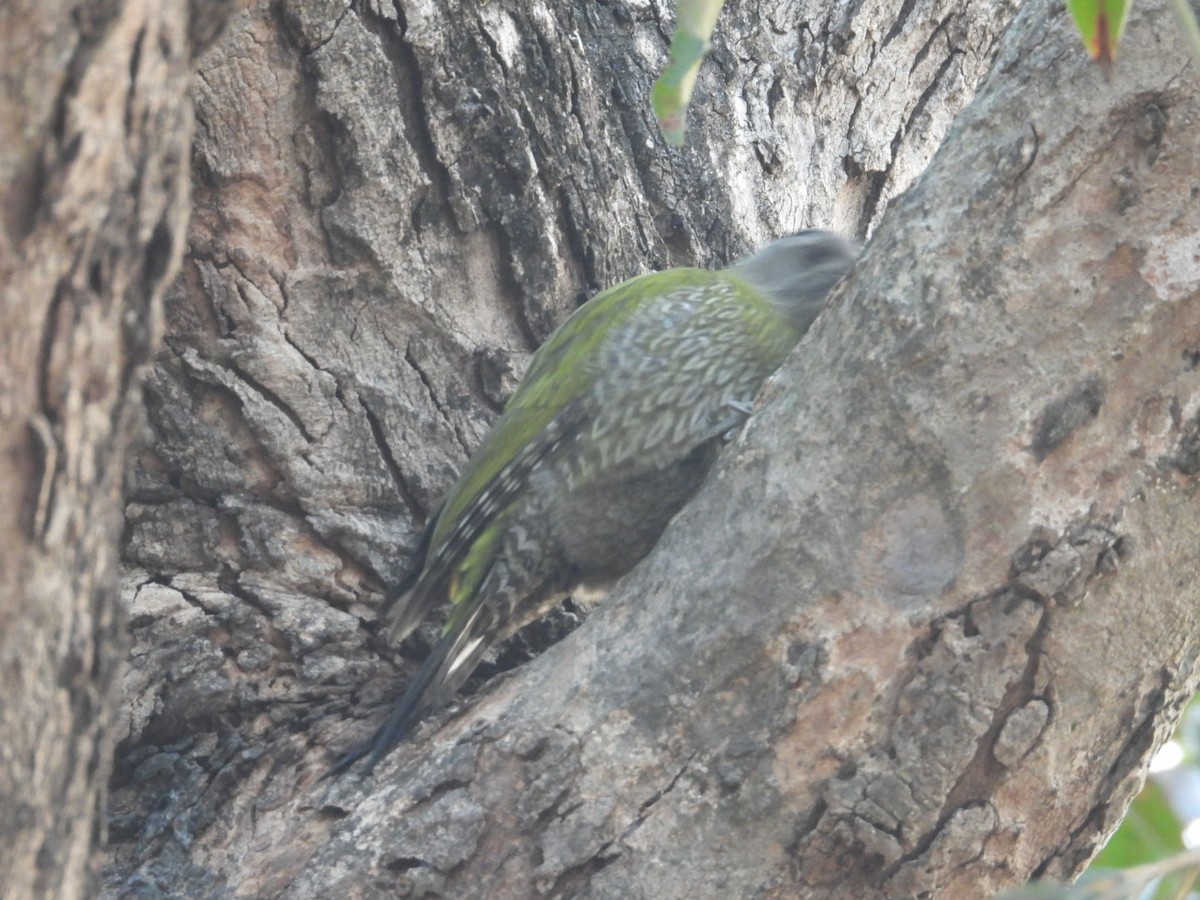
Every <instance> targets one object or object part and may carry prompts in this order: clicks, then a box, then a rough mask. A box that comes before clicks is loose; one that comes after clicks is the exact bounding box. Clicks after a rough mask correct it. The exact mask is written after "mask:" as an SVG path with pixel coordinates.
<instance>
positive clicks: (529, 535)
mask: <svg viewBox="0 0 1200 900" xmlns="http://www.w3.org/2000/svg"><path fill="white" fill-rule="evenodd" d="M855 256H856V249H855V247H854V245H852V244H851V243H849V242H848V241H845V240H843V239H842V238H840V237H837V236H836V235H833V234H831V233H829V232H825V231H802V232H799V233H798V234H794V235H791V236H789V237H784V238H781V239H779V240H776V241H774V242H773V243H771V244H768V245H767V246H766V247H764V248H762V249H761V250H759V251H758V252H757V253H755V254H753V255H752V256H750V257H748V258H746V259H744V260H742V261H740V262H738V263H735V264H734V265H732V266H730V267H728V268H725V269H722V270H720V271H717V272H711V271H705V270H703V269H694V268H685V269H669V270H667V271H664V272H657V273H653V274H648V275H641V276H638V277H636V278H633V279H630V280H629V281H626V282H624V283H622V284H619V285H617V286H616V287H614V288H611V289H609V290H607V291H604V292H603V293H601V294H599V295H597V296H596V297H594V298H592V299H591V300H589V301H588V302H587V303H585V304H583V305H582V306H581V307H579V309H578V310H576V311H575V313H574V314H573V315H572V316H571V317H570V318H568V319H567V321H566V322H565V323H563V325H562V326H561V327H560V328H559V329H558V330H557V331H555V332H554V334H552V335H551V336H550V338H549V339H548V340H547V341H546V343H545V344H543V345H542V347H541V348H540V349H539V350H538V351H537V352H536V353H535V354H534V355H533V359H532V360H531V362H530V365H529V370H528V371H527V373H526V374H525V377H524V379H523V380H522V382H521V384H520V386H519V387H518V388H517V390H516V392H515V393H514V394H513V396H512V398H511V399H510V400H509V402H508V404H507V405H506V407H505V409H504V412H503V414H502V415H501V416H500V418H499V419H498V420H497V421H496V423H495V425H494V426H493V428H492V430H491V431H490V432H489V433H488V435H487V436H486V437H485V438H484V440H483V443H482V444H481V445H480V447H479V449H478V450H477V451H476V452H475V453H474V455H473V456H472V457H471V458H470V460H469V461H468V462H467V465H466V467H465V468H464V469H463V472H462V474H461V476H460V477H459V479H458V481H457V482H455V484H454V485H453V487H451V488H450V491H449V493H448V494H447V495H446V497H445V499H444V501H443V502H442V504H441V506H440V507H439V509H438V511H437V512H436V513H435V514H434V515H433V516H431V517H430V521H429V525H428V527H427V528H426V530H425V533H424V535H423V537H422V540H421V543H420V546H419V548H418V551H417V559H416V560H415V564H414V568H413V570H412V574H410V576H409V577H408V578H407V579H406V580H405V582H404V583H402V584H400V585H398V586H397V587H396V588H395V589H394V590H393V591H392V592H391V594H390V595H389V598H388V600H387V601H386V602H385V605H384V609H383V612H382V619H383V621H384V623H385V624H386V626H387V630H388V634H389V637H390V639H391V640H392V641H393V642H398V641H401V640H403V639H404V638H405V637H407V636H408V635H409V634H410V633H411V632H412V631H413V630H414V629H415V628H416V627H417V626H418V625H419V624H420V623H421V622H422V621H424V620H425V618H426V616H427V615H428V614H429V612H430V610H431V609H432V608H433V607H434V606H435V605H437V604H441V603H447V602H448V603H449V606H450V613H449V619H448V621H447V622H446V625H445V628H444V630H443V631H442V634H441V638H440V639H439V640H438V641H437V643H436V644H435V646H434V647H433V649H432V650H431V651H430V653H429V656H428V657H427V658H426V659H425V661H424V664H423V665H422V666H421V668H420V669H419V670H418V671H417V673H416V675H415V676H414V677H413V678H412V679H411V680H410V682H409V684H408V686H407V689H406V690H405V693H404V695H403V696H402V697H401V698H400V700H399V702H398V703H397V704H396V706H395V707H394V708H393V710H392V712H391V714H390V715H389V716H388V718H387V720H386V721H384V723H383V724H382V725H381V726H380V728H379V730H378V731H377V732H376V733H375V735H374V736H373V737H372V738H371V739H370V740H368V741H366V742H365V743H363V744H362V745H360V746H358V747H356V748H355V749H353V750H351V751H350V752H349V753H347V754H346V755H345V756H343V757H342V758H341V759H340V760H339V761H338V762H337V763H336V764H335V765H334V767H333V768H332V769H331V770H330V772H329V773H328V774H329V775H334V774H337V773H340V772H342V771H345V770H346V769H348V768H349V767H350V766H351V765H353V764H354V763H355V762H357V761H358V760H359V759H361V758H363V757H364V756H365V757H367V762H366V764H365V766H364V774H367V773H370V772H371V771H372V770H373V769H374V767H375V766H376V765H377V764H378V763H379V761H380V760H381V759H383V757H384V756H386V755H387V754H388V753H389V752H390V751H391V750H392V749H393V748H394V747H395V746H396V744H397V743H398V742H399V741H401V740H402V739H403V738H404V737H405V736H406V735H407V734H408V733H409V732H410V731H411V730H412V728H413V726H414V725H416V723H417V722H419V721H420V720H421V719H422V718H424V717H425V716H426V715H428V714H429V713H431V712H433V711H434V710H436V709H438V708H440V707H442V706H444V705H445V704H447V703H448V702H449V701H450V700H451V699H452V698H453V697H454V695H455V693H456V692H457V691H458V689H459V687H461V686H462V684H463V682H464V681H466V679H467V678H468V677H469V676H470V674H471V672H472V671H473V670H474V668H475V666H476V665H477V664H478V663H479V661H480V658H481V657H482V656H483V654H484V653H485V652H486V651H487V650H488V649H489V648H490V647H492V646H493V645H495V644H497V643H499V642H500V641H503V640H505V639H507V638H508V637H509V636H511V635H512V634H513V633H514V632H516V631H517V630H519V629H520V628H522V627H523V626H525V625H527V624H529V623H530V622H532V621H534V620H536V619H539V618H541V617H542V616H545V615H546V614H547V613H548V612H550V610H551V609H553V608H554V607H555V606H556V605H557V604H558V603H560V602H561V601H562V600H563V599H564V598H565V597H566V596H568V595H569V594H570V593H571V592H572V590H575V589H579V588H581V587H587V588H590V589H595V588H600V589H603V588H605V587H607V586H610V585H611V584H612V582H614V581H615V580H616V579H617V578H619V577H620V576H621V575H624V574H625V573H626V572H628V571H629V570H630V569H632V568H633V566H634V565H635V564H636V563H637V562H638V561H639V560H641V559H642V558H643V557H644V556H645V555H646V554H647V553H648V552H649V551H650V549H651V548H652V547H653V546H654V544H655V542H656V541H657V540H658V538H659V536H660V535H661V534H662V532H663V529H664V528H665V527H666V525H667V522H668V521H670V519H671V518H672V516H674V515H675V514H676V513H677V512H678V511H679V510H680V509H681V508H682V507H683V505H684V504H685V503H686V502H687V501H688V500H689V499H690V498H691V497H692V496H693V495H694V494H695V493H696V491H697V489H698V488H699V487H700V484H701V482H702V481H703V480H704V477H705V475H706V474H707V472H708V470H709V468H710V466H711V465H712V462H713V460H714V458H715V456H716V452H717V450H718V447H719V445H720V443H721V438H722V436H723V435H725V434H726V433H727V432H729V431H730V430H731V429H733V428H735V427H737V426H738V425H740V424H741V423H742V422H743V421H744V420H745V418H746V416H747V415H748V413H749V410H750V404H751V402H752V400H753V399H754V395H755V393H756V392H757V391H758V388H759V386H760V385H761V384H762V382H763V380H764V379H766V377H767V376H768V375H770V374H771V373H772V372H774V371H775V370H776V369H777V368H778V367H779V366H780V365H781V364H782V363H783V360H784V358H785V357H786V356H787V354H788V353H789V351H790V350H791V349H792V348H793V347H794V346H795V345H796V343H797V341H799V340H800V338H801V337H802V336H803V335H804V333H805V332H806V331H807V330H808V328H809V326H810V325H811V324H812V322H813V320H814V319H815V318H816V317H817V314H818V313H819V312H820V311H821V308H822V306H823V305H824V303H825V298H826V296H827V295H828V293H829V290H830V288H832V287H833V285H834V284H835V283H836V282H837V281H838V280H839V279H840V278H841V277H842V276H843V275H844V274H845V273H846V272H847V271H848V270H849V268H850V267H851V265H852V264H853V262H854V259H855Z"/></svg>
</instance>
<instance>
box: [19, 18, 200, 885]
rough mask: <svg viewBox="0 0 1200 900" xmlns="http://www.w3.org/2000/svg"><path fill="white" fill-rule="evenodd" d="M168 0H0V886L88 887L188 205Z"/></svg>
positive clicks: (185, 129) (183, 73) (187, 120)
mask: <svg viewBox="0 0 1200 900" xmlns="http://www.w3.org/2000/svg"><path fill="white" fill-rule="evenodd" d="M211 6H212V8H210V9H208V16H207V18H206V20H205V23H204V25H203V27H201V28H199V29H198V30H193V31H192V32H191V33H190V34H189V29H188V22H189V19H188V8H187V4H186V3H184V2H182V0H179V2H138V0H129V2H111V3H91V4H80V3H63V2H46V3H41V2H12V3H5V4H4V5H3V6H2V7H0V73H2V78H3V82H4V90H3V91H2V92H0V134H2V135H3V140H0V223H2V227H0V486H2V488H3V490H2V491H0V493H2V494H3V499H2V500H0V671H2V672H3V679H4V696H3V699H2V700H0V896H3V897H6V898H8V897H13V898H18V897H62V898H70V897H84V896H94V894H93V893H92V890H91V889H90V888H89V886H88V885H89V878H91V877H93V876H94V875H95V874H96V870H97V867H98V863H99V862H100V859H99V857H98V855H97V853H96V839H97V838H98V837H100V836H101V835H102V834H103V832H104V815H105V810H104V807H105V800H104V798H105V789H106V785H107V782H108V774H109V769H110V764H111V754H112V735H113V723H114V712H115V705H116V700H117V696H118V692H117V691H116V690H114V688H115V687H116V685H117V681H118V679H117V677H116V673H117V671H118V664H119V662H120V661H121V660H122V659H123V657H124V655H125V647H126V645H125V643H124V641H123V639H122V637H123V634H124V628H123V626H122V622H121V619H120V617H119V615H118V614H117V613H118V602H117V591H116V585H117V575H118V571H117V560H118V550H117V547H118V543H119V537H120V533H121V515H122V510H123V499H122V494H121V485H122V474H123V472H124V469H125V459H126V447H127V444H128V442H129V438H130V433H131V431H132V427H133V425H134V423H135V422H136V421H138V418H139V416H138V411H139V410H140V407H141V403H140V394H139V391H138V373H139V372H140V370H141V369H142V368H144V364H145V363H146V362H148V361H149V359H150V355H151V351H152V349H153V345H154V342H155V341H156V340H157V336H158V333H159V331H160V330H161V328H160V320H161V298H162V294H163V291H164V289H165V287H166V285H167V283H169V281H170V280H171V279H172V278H173V277H174V274H175V272H176V271H177V269H178V263H179V258H180V254H181V252H182V249H183V245H184V237H185V222H186V217H187V204H188V200H187V198H188V188H189V184H190V176H189V171H188V164H187V163H188V157H189V147H190V143H191V123H192V120H191V114H190V105H189V103H188V101H187V97H188V90H189V86H190V83H191V80H190V76H191V56H192V50H193V49H194V48H195V47H196V46H197V45H198V42H201V41H203V40H207V39H208V38H211V37H212V36H213V35H214V32H215V29H216V28H218V27H219V22H220V20H221V18H222V16H223V14H222V11H221V10H220V9H218V8H216V7H219V6H220V4H212V5H211Z"/></svg>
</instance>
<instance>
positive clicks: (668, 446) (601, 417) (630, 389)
mask: <svg viewBox="0 0 1200 900" xmlns="http://www.w3.org/2000/svg"><path fill="white" fill-rule="evenodd" d="M703 274H704V275H705V276H706V277H705V278H704V279H703V280H702V281H697V282H695V283H692V284H684V285H681V286H679V287H677V288H676V289H675V290H673V291H671V292H670V293H669V294H667V295H664V296H662V297H660V298H659V299H657V300H656V301H655V303H654V304H652V305H651V304H647V305H646V306H644V307H642V308H641V309H639V310H637V311H636V312H635V313H634V314H633V315H632V316H630V317H629V319H628V321H627V322H626V324H625V327H624V328H622V329H621V330H620V331H619V332H617V333H616V334H614V335H613V337H612V338H611V339H610V340H609V341H608V342H607V343H606V344H605V346H604V347H603V349H602V352H601V353H599V354H597V356H596V358H594V359H593V360H591V364H593V365H595V366H598V367H616V366H619V367H620V369H621V371H622V373H623V377H622V378H620V379H596V381H595V383H596V384H597V385H599V386H600V388H599V390H600V391H601V393H599V394H598V395H597V396H595V397H594V399H593V407H594V408H595V410H596V413H595V415H594V416H592V417H591V419H590V420H589V422H588V424H587V427H586V430H585V431H584V432H583V433H581V434H580V436H579V438H578V439H577V444H578V446H580V447H582V448H586V452H587V453H588V454H590V455H591V456H592V458H591V459H589V460H588V461H587V463H586V465H587V466H588V467H590V468H591V469H592V470H595V471H602V472H619V473H621V474H622V475H623V476H625V477H627V476H629V475H637V474H642V473H645V472H650V471H653V470H655V469H660V468H662V467H664V466H667V465H670V464H671V463H674V462H677V461H679V460H681V459H683V458H684V457H685V456H687V454H688V453H690V452H691V451H692V450H694V449H695V448H696V447H698V446H700V445H701V444H703V443H705V442H707V441H709V440H711V439H713V438H714V437H716V436H717V435H720V434H722V433H724V432H725V431H728V430H729V429H730V428H732V427H734V426H735V425H738V424H740V423H741V422H742V421H743V420H744V418H745V415H746V412H747V411H748V409H749V403H750V401H751V400H753V398H754V394H755V393H756V392H757V389H758V387H759V385H760V384H761V382H762V380H763V378H765V377H766V375H768V374H770V373H771V372H772V371H774V370H775V368H777V367H778V366H779V364H780V363H781V362H782V361H783V359H784V357H785V356H786V355H787V352H788V351H789V350H790V349H791V347H792V346H794V345H795V343H796V341H797V340H798V339H799V337H800V335H799V334H798V333H797V332H796V329H795V328H794V327H793V326H791V325H790V324H789V323H787V322H786V321H785V320H784V319H783V318H782V317H781V316H780V315H779V314H778V313H777V312H776V311H775V310H774V309H773V308H772V307H771V306H770V304H769V302H768V301H767V300H766V299H765V298H764V297H763V296H762V295H761V294H759V293H758V292H756V291H755V290H753V289H752V288H751V287H749V286H748V285H746V284H745V283H743V282H741V281H739V280H738V279H736V278H731V277H729V276H727V275H725V274H723V273H703ZM583 477H585V478H586V477H587V475H586V473H585V474H584V476H583Z"/></svg>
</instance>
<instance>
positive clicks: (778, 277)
mask: <svg viewBox="0 0 1200 900" xmlns="http://www.w3.org/2000/svg"><path fill="white" fill-rule="evenodd" d="M857 256H858V248H857V247H856V246H855V245H854V244H852V243H851V242H850V241H847V240H845V239H844V238H841V237H838V236H837V235H836V234H833V233H831V232H828V231H819V230H816V229H812V230H808V231H799V232H797V233H796V234H791V235H788V236H787V237H782V238H779V239H778V240H776V241H772V242H771V243H769V244H767V245H766V246H765V247H763V248H761V249H760V250H758V251H757V252H755V253H754V254H752V255H750V256H748V257H746V258H745V259H743V260H740V261H739V262H737V263H734V264H733V265H732V266H730V267H729V271H730V273H731V274H733V275H735V276H737V277H738V278H740V279H742V280H743V281H745V282H747V283H748V284H750V285H752V286H753V287H755V288H757V289H758V290H760V291H762V292H763V293H764V294H766V295H767V296H768V297H769V298H770V299H771V300H772V301H773V302H774V303H775V305H776V306H777V307H778V308H779V310H780V311H781V312H782V313H784V314H785V315H786V316H788V318H790V319H791V320H792V321H793V322H794V323H795V324H796V326H797V327H798V328H800V329H801V330H806V329H807V328H808V326H809V325H811V324H812V321H813V319H815V318H816V317H817V313H819V312H820V311H821V307H822V306H823V305H824V303H825V296H826V295H827V294H828V293H829V289H830V288H832V287H833V286H834V285H835V284H836V283H837V282H838V280H839V279H840V278H841V277H842V276H843V275H845V274H846V272H848V271H849V270H850V267H851V266H853V265H854V260H855V258H856V257H857Z"/></svg>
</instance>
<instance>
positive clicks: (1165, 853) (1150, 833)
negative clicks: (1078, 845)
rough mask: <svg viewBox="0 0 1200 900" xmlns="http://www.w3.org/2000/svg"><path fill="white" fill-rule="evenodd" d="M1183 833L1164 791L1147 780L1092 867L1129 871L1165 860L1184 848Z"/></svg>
mask: <svg viewBox="0 0 1200 900" xmlns="http://www.w3.org/2000/svg"><path fill="white" fill-rule="evenodd" d="M1182 832H1183V826H1182V825H1181V824H1180V822H1179V819H1177V818H1176V817H1175V813H1174V811H1173V810H1172V809H1171V807H1170V805H1169V804H1168V803H1167V798H1166V795H1164V794H1163V792H1162V788H1160V787H1159V786H1158V785H1157V784H1155V783H1154V782H1153V781H1148V782H1146V786H1145V787H1144V788H1142V792H1141V793H1140V794H1138V795H1137V798H1136V799H1135V800H1134V801H1133V804H1132V805H1131V806H1130V807H1129V812H1128V814H1126V816H1125V819H1124V820H1123V821H1122V822H1121V827H1120V828H1118V829H1117V830H1116V833H1115V834H1113V836H1112V837H1111V838H1110V839H1109V841H1108V843H1107V844H1106V845H1105V847H1104V849H1103V850H1101V851H1100V854H1099V856H1097V857H1096V859H1095V860H1093V862H1092V866H1094V867H1096V868H1098V869H1129V868H1132V867H1133V866H1140V865H1143V864H1145V863H1150V862H1154V861H1156V860H1160V859H1166V858H1167V857H1169V856H1173V855H1174V854H1176V853H1179V852H1180V851H1181V850H1183V849H1184V846H1183V838H1182Z"/></svg>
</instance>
